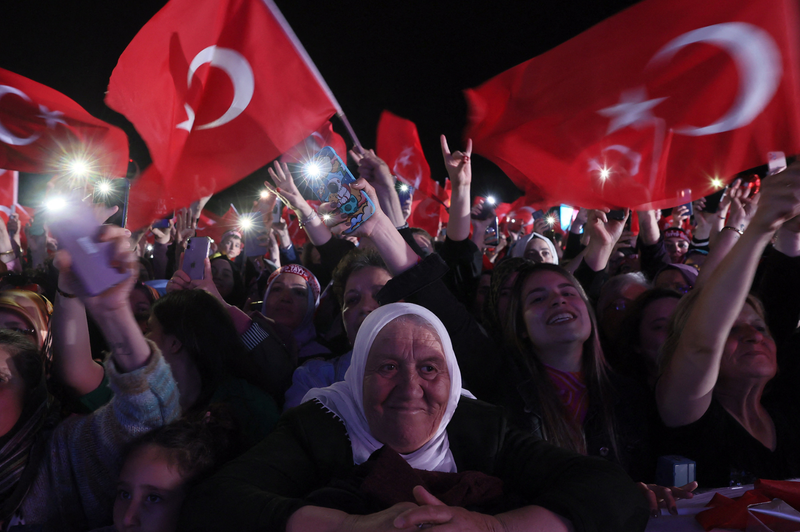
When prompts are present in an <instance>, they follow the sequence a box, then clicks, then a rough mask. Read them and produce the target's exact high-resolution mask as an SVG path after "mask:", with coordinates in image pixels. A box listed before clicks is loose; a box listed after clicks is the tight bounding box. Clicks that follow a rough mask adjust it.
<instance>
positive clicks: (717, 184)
mask: <svg viewBox="0 0 800 532" xmlns="http://www.w3.org/2000/svg"><path fill="white" fill-rule="evenodd" d="M711 186H712V187H714V188H716V189H720V188H722V187H724V186H725V183H724V182H723V181H722V179H720V178H718V177H714V178H712V179H711Z"/></svg>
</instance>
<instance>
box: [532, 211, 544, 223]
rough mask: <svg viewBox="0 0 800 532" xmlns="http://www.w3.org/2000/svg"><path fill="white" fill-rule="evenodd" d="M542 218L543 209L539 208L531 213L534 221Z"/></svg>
mask: <svg viewBox="0 0 800 532" xmlns="http://www.w3.org/2000/svg"><path fill="white" fill-rule="evenodd" d="M542 218H544V211H543V210H541V209H539V210H538V211H534V213H533V219H534V221H536V220H541V219H542Z"/></svg>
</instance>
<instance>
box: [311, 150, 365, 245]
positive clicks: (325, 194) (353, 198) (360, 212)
mask: <svg viewBox="0 0 800 532" xmlns="http://www.w3.org/2000/svg"><path fill="white" fill-rule="evenodd" d="M304 173H305V175H306V177H307V178H308V181H309V183H310V184H311V187H312V189H313V190H314V194H315V195H316V196H317V197H318V198H319V200H320V201H322V202H323V203H326V202H331V203H337V204H338V205H339V212H341V213H342V214H344V215H345V216H346V217H347V219H346V222H347V225H348V227H347V229H345V230H344V234H346V235H349V234H350V233H352V232H353V231H355V230H356V229H358V228H359V227H360V226H361V224H363V223H364V222H366V221H367V220H369V219H370V218H371V217H372V215H373V214H374V213H375V204H374V203H373V202H372V199H371V198H370V197H369V196H368V195H367V194H366V193H364V191H363V190H351V189H350V186H349V185H350V184H351V183H354V182H355V180H356V178H355V177H353V174H351V173H350V170H348V169H347V165H346V164H344V162H342V159H340V158H339V156H338V155H336V151H334V149H333V148H331V147H330V146H325V147H324V148H322V149H321V150H320V151H319V152H317V154H316V155H314V157H313V158H312V159H311V161H310V162H309V163H306V165H304Z"/></svg>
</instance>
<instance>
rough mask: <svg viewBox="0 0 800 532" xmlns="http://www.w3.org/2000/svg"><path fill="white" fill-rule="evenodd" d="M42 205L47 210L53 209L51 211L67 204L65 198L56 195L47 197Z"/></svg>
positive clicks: (58, 209)
mask: <svg viewBox="0 0 800 532" xmlns="http://www.w3.org/2000/svg"><path fill="white" fill-rule="evenodd" d="M44 206H45V208H46V209H47V210H48V211H53V212H56V211H60V210H61V209H63V208H64V207H66V206H67V200H65V199H64V198H60V197H57V196H56V197H54V198H50V199H48V200H47V201H46V202H45V204H44Z"/></svg>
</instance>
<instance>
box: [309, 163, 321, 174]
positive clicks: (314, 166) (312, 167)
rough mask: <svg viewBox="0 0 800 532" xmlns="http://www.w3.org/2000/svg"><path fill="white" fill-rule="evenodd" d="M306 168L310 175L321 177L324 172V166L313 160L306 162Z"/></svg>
mask: <svg viewBox="0 0 800 532" xmlns="http://www.w3.org/2000/svg"><path fill="white" fill-rule="evenodd" d="M305 170H306V174H308V175H309V177H319V176H320V174H321V173H322V168H320V167H319V164H318V163H313V162H312V163H306V166H305Z"/></svg>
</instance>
